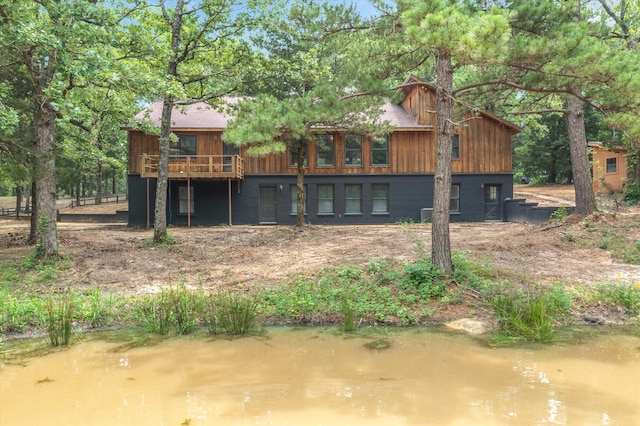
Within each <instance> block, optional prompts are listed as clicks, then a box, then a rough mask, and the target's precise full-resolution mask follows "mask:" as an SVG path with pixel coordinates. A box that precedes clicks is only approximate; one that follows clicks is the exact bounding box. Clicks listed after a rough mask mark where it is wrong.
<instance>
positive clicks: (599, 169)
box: [589, 142, 627, 193]
mask: <svg viewBox="0 0 640 426" xmlns="http://www.w3.org/2000/svg"><path fill="white" fill-rule="evenodd" d="M589 146H590V147H591V148H592V149H593V191H594V192H604V193H612V192H619V191H622V190H623V188H624V182H625V180H626V178H627V149H626V148H623V147H620V146H619V147H616V148H613V149H609V148H607V147H606V146H604V145H602V143H601V142H589Z"/></svg>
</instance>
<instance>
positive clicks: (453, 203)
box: [449, 183, 460, 213]
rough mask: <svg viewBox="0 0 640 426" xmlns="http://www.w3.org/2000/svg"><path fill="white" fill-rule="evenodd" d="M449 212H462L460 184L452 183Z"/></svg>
mask: <svg viewBox="0 0 640 426" xmlns="http://www.w3.org/2000/svg"><path fill="white" fill-rule="evenodd" d="M449 212H452V213H459V212H460V184H457V183H456V184H453V185H451V198H450V200H449Z"/></svg>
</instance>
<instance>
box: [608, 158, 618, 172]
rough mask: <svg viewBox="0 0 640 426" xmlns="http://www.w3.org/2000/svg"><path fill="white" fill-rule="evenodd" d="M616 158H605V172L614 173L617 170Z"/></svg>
mask: <svg viewBox="0 0 640 426" xmlns="http://www.w3.org/2000/svg"><path fill="white" fill-rule="evenodd" d="M617 160H618V159H617V158H616V157H611V158H607V173H616V172H617V171H618V161H617Z"/></svg>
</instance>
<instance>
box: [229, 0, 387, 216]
mask: <svg viewBox="0 0 640 426" xmlns="http://www.w3.org/2000/svg"><path fill="white" fill-rule="evenodd" d="M281 16H284V18H278V19H274V20H273V21H269V22H268V25H267V26H265V27H263V31H264V33H263V35H262V36H259V37H257V38H255V39H254V41H255V43H256V44H257V47H258V49H259V51H262V52H264V55H265V56H264V57H263V58H262V60H261V63H258V64H256V65H255V66H254V67H255V68H256V69H257V70H258V71H256V75H255V83H256V84H255V85H254V88H253V92H248V94H255V97H252V98H246V99H244V100H240V101H239V102H238V103H237V104H236V105H234V106H233V115H234V118H233V119H232V120H231V121H230V122H229V124H228V128H227V131H226V132H225V134H224V138H225V139H226V140H227V141H230V142H232V143H234V144H236V145H238V146H240V147H246V153H247V154H248V155H255V156H261V155H268V154H283V153H285V152H287V151H289V152H291V153H293V154H294V155H295V156H296V158H295V163H296V167H297V180H296V187H297V216H296V226H302V225H303V224H304V200H305V196H304V167H305V160H304V157H305V152H306V146H307V143H308V142H314V143H316V144H317V145H319V146H322V144H323V142H322V139H321V136H320V135H321V133H322V132H323V131H325V130H335V129H340V130H343V131H350V132H355V133H360V134H368V135H372V134H376V133H384V132H387V131H389V126H387V125H385V123H382V122H380V121H379V120H378V117H379V116H380V114H381V110H380V108H379V105H380V104H381V101H382V100H381V98H380V97H379V96H375V93H376V92H377V91H378V90H379V86H378V87H377V88H376V87H375V84H374V83H373V82H372V81H371V80H368V79H367V78H366V76H363V75H362V73H361V72H358V71H357V70H358V68H359V67H358V63H357V62H355V61H357V59H358V58H357V57H355V56H354V55H350V54H347V53H346V52H347V51H348V50H349V48H350V47H353V46H354V45H353V44H351V41H352V40H353V39H352V37H355V36H356V35H357V33H356V31H355V28H356V27H358V25H359V21H358V17H357V16H356V14H355V11H354V10H353V8H350V7H345V6H343V5H330V4H316V3H314V2H308V1H301V2H296V3H294V4H293V5H291V7H290V9H289V10H288V13H287V14H284V13H283V14H282V15H281ZM351 53H353V52H351ZM352 61H354V62H352ZM363 92H367V96H364V95H362V96H361V95H360V93H363Z"/></svg>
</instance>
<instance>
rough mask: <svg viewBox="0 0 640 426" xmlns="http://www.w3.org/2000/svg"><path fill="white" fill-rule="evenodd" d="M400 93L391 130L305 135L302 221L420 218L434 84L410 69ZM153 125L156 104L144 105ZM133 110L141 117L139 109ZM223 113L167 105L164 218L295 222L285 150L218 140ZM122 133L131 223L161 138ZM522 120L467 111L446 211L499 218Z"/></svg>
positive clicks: (430, 169)
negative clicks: (256, 152)
mask: <svg viewBox="0 0 640 426" xmlns="http://www.w3.org/2000/svg"><path fill="white" fill-rule="evenodd" d="M402 87H403V88H402V89H401V90H402V91H403V96H404V98H403V100H402V102H400V103H399V104H394V103H387V104H386V105H385V106H384V111H385V112H384V116H383V119H384V120H388V121H389V122H390V123H391V124H393V125H394V126H395V130H394V131H393V132H392V133H390V134H388V135H384V136H379V137H367V136H363V135H357V134H351V133H347V132H344V131H338V130H335V131H328V130H325V131H324V133H322V134H321V135H319V137H321V138H322V139H323V141H324V143H323V144H321V145H316V144H313V143H309V145H308V150H307V165H306V169H305V187H306V201H305V203H306V207H305V216H306V221H307V222H308V223H311V224H334V225H338V224H380V223H395V222H399V221H407V220H409V221H415V222H419V221H421V219H423V218H424V217H425V216H428V214H426V212H428V211H429V210H428V209H429V208H431V207H432V200H433V181H434V172H435V165H436V128H437V122H436V114H435V103H436V94H435V93H436V92H435V87H434V86H432V85H431V84H429V83H427V82H425V81H423V80H420V79H418V78H416V77H410V78H409V79H407V80H406V81H405V84H403V85H402ZM149 111H150V112H149V114H148V115H147V117H148V119H149V120H151V121H152V122H153V123H155V124H156V125H158V123H159V121H160V120H159V118H160V114H161V111H162V104H161V103H156V104H153V105H151V106H150V108H149ZM142 117H143V115H139V117H138V118H142ZM228 119H229V117H228V116H226V115H225V114H224V113H223V112H221V111H218V110H217V109H214V108H211V107H208V106H207V105H205V104H194V105H190V106H188V107H186V108H184V109H176V110H175V111H174V113H173V126H172V131H173V133H174V134H175V135H177V140H176V141H175V142H174V143H172V147H171V152H170V154H171V155H170V160H169V184H168V199H167V200H168V202H167V223H169V224H172V225H179V226H184V225H219V224H282V225H288V224H294V223H295V219H296V211H297V205H296V192H297V190H296V167H295V164H294V162H292V157H293V156H292V153H290V152H287V153H286V154H284V155H269V156H266V157H249V156H247V155H245V153H244V150H242V149H241V150H239V149H238V148H237V147H235V146H233V145H228V144H225V143H224V142H223V138H222V133H223V132H224V130H225V125H226V122H227V120H228ZM125 128H126V129H127V130H128V138H129V173H128V191H129V224H130V225H134V226H144V225H150V224H153V214H154V208H155V204H154V200H155V192H156V184H155V183H156V177H157V162H158V138H157V137H155V136H149V135H146V134H145V133H143V132H142V131H140V130H136V129H134V128H132V127H125ZM519 131H520V128H519V127H517V126H515V125H513V124H511V123H509V122H508V121H505V120H503V119H501V118H499V117H497V116H495V115H493V114H491V113H489V112H479V113H477V114H475V115H474V116H469V117H468V119H467V120H466V121H465V125H464V126H461V127H460V128H459V131H458V133H457V134H456V135H455V137H454V142H453V143H454V148H453V157H454V159H453V165H452V167H453V168H452V170H453V175H452V185H453V186H452V191H451V204H450V206H451V220H452V221H487V220H490V221H501V220H504V219H505V217H504V206H503V205H504V201H505V199H507V198H510V197H512V194H513V173H512V169H511V152H512V149H511V138H512V136H513V135H514V134H516V133H518V132H519Z"/></svg>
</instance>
